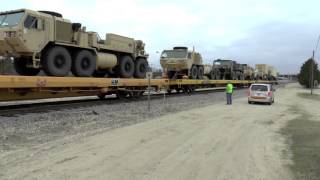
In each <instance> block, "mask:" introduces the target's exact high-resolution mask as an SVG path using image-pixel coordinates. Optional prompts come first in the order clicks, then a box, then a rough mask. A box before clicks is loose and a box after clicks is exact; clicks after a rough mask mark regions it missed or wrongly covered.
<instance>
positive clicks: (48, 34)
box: [0, 9, 148, 78]
mask: <svg viewBox="0 0 320 180" xmlns="http://www.w3.org/2000/svg"><path fill="white" fill-rule="evenodd" d="M0 56H3V57H8V58H11V57H13V58H14V68H15V70H16V72H17V73H18V74H20V75H27V76H35V75H37V74H38V73H39V72H40V70H43V71H44V72H45V73H46V74H47V75H49V76H67V75H69V74H70V72H72V74H73V75H74V76H80V77H89V76H97V77H100V76H105V75H106V74H111V75H113V76H116V77H121V78H131V77H135V78H144V77H145V75H146V71H147V69H148V62H147V58H148V55H147V54H146V52H145V44H144V43H143V41H141V40H134V39H132V38H128V37H123V36H119V35H115V34H106V37H105V39H101V38H100V37H99V35H98V34H97V33H96V32H90V31H89V32H87V31H86V28H85V27H83V26H82V25H81V24H80V23H72V22H71V21H70V20H67V19H64V18H63V17H62V15H61V14H59V13H55V12H50V11H32V10H27V9H20V10H14V11H7V12H2V13H0Z"/></svg>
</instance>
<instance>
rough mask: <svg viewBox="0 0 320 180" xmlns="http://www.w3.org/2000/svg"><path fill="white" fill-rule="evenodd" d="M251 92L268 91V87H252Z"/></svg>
mask: <svg viewBox="0 0 320 180" xmlns="http://www.w3.org/2000/svg"><path fill="white" fill-rule="evenodd" d="M251 90H252V91H268V86H266V85H252V86H251Z"/></svg>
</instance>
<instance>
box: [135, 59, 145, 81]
mask: <svg viewBox="0 0 320 180" xmlns="http://www.w3.org/2000/svg"><path fill="white" fill-rule="evenodd" d="M147 70H148V61H147V60H146V59H145V58H138V59H137V60H136V62H135V67H134V77H136V78H145V77H146V72H147Z"/></svg>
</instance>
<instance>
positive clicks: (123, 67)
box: [118, 56, 134, 78]
mask: <svg viewBox="0 0 320 180" xmlns="http://www.w3.org/2000/svg"><path fill="white" fill-rule="evenodd" d="M118 73H119V75H120V77H122V78H131V77H132V76H133V74H134V62H133V60H132V58H131V57H130V56H123V57H122V58H121V59H120V62H119V65H118Z"/></svg>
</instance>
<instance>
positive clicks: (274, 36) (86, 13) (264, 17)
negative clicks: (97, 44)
mask: <svg viewBox="0 0 320 180" xmlns="http://www.w3.org/2000/svg"><path fill="white" fill-rule="evenodd" d="M1 2H2V3H1V7H0V10H1V11H5V10H12V9H18V8H29V9H33V10H51V11H57V12H60V13H62V14H63V15H64V17H65V18H67V19H70V20H71V21H73V22H81V23H82V24H83V25H85V26H86V27H87V30H90V31H97V32H98V33H99V34H100V36H101V37H104V36H105V33H107V32H112V33H117V34H120V35H124V36H129V37H133V38H136V39H142V40H143V41H145V43H146V45H147V47H146V48H147V51H148V53H149V54H150V62H151V64H153V65H154V66H159V56H160V54H159V53H157V52H161V51H162V50H163V49H171V48H172V47H173V46H176V45H179V46H181V45H184V46H188V47H189V48H192V47H193V46H194V47H195V49H196V50H197V51H199V52H200V53H201V54H202V56H203V58H204V60H205V62H206V63H211V62H212V60H214V59H217V58H222V59H233V60H237V61H239V62H241V63H248V64H251V65H253V64H256V63H267V64H272V65H274V66H275V67H276V68H278V70H279V71H280V72H281V73H295V72H298V71H299V69H300V66H301V64H302V63H303V61H305V60H306V59H307V58H308V57H311V55H312V50H313V49H314V48H315V45H316V41H317V37H318V35H319V34H320V13H319V7H320V1H317V0H308V1H301V0H259V1H257V0H157V1H155V0H90V1H87V0H86V1H84V0H82V1H81V0H68V1H67V0H1ZM316 57H317V58H318V57H320V52H318V54H317V55H316ZM319 59H320V58H319ZM318 62H319V61H318Z"/></svg>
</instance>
